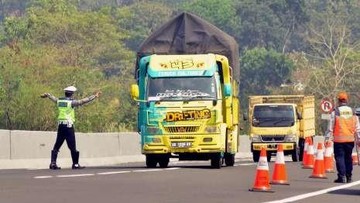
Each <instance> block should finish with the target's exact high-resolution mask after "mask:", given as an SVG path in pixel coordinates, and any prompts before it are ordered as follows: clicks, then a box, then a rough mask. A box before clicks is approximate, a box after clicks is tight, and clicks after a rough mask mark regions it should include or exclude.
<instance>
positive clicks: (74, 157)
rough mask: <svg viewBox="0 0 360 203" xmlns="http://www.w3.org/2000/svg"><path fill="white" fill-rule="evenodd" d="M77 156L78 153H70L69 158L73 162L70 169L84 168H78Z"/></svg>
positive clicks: (81, 167)
mask: <svg viewBox="0 0 360 203" xmlns="http://www.w3.org/2000/svg"><path fill="white" fill-rule="evenodd" d="M79 155H80V153H79V152H78V151H72V152H71V158H72V161H73V165H72V169H83V168H85V167H84V166H80V164H79Z"/></svg>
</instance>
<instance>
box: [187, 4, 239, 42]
mask: <svg viewBox="0 0 360 203" xmlns="http://www.w3.org/2000/svg"><path fill="white" fill-rule="evenodd" d="M182 8H183V9H184V10H186V11H188V12H191V13H193V14H195V15H198V16H200V17H202V18H204V19H205V20H207V21H209V22H210V23H212V24H214V25H215V26H216V27H218V28H220V29H221V30H223V31H224V32H226V33H228V34H229V35H232V36H233V37H234V38H236V37H237V36H238V34H237V33H238V32H239V29H240V21H239V19H238V18H236V16H237V1H234V0H195V1H188V2H186V3H184V4H183V6H182Z"/></svg>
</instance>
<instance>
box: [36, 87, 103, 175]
mask: <svg viewBox="0 0 360 203" xmlns="http://www.w3.org/2000/svg"><path fill="white" fill-rule="evenodd" d="M64 90H65V97H64V98H60V99H57V98H56V97H54V96H52V95H51V94H49V93H45V94H43V95H42V97H44V98H45V97H48V98H49V99H50V100H52V101H53V102H56V105H57V107H58V119H57V120H58V132H57V137H56V142H55V144H54V147H53V150H52V151H51V163H50V166H49V168H50V169H52V170H56V169H61V168H60V167H59V166H57V164H56V159H57V155H58V152H59V150H60V148H61V146H62V144H63V143H64V141H65V140H66V143H67V145H68V147H69V149H70V152H71V158H72V162H73V164H72V169H82V168H84V167H82V166H80V165H79V151H77V150H76V140H75V130H74V122H75V111H74V108H75V107H78V106H81V105H84V104H86V103H89V102H90V101H93V100H94V99H95V98H96V97H98V96H99V94H100V92H97V93H96V94H95V95H91V96H89V97H87V98H84V99H81V100H74V99H73V98H72V95H73V93H74V92H75V91H76V88H75V87H74V86H69V87H67V88H65V89H64Z"/></svg>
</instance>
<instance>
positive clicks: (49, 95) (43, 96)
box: [40, 93, 58, 103]
mask: <svg viewBox="0 0 360 203" xmlns="http://www.w3.org/2000/svg"><path fill="white" fill-rule="evenodd" d="M40 97H41V98H49V99H50V100H51V101H53V102H55V103H56V102H57V100H58V98H56V97H55V96H53V95H51V94H50V93H44V94H42V95H40Z"/></svg>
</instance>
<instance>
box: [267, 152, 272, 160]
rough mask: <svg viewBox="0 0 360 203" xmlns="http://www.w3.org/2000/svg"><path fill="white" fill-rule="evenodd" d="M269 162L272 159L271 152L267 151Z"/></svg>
mask: <svg viewBox="0 0 360 203" xmlns="http://www.w3.org/2000/svg"><path fill="white" fill-rule="evenodd" d="M266 158H267V162H270V161H271V152H267V153H266Z"/></svg>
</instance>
